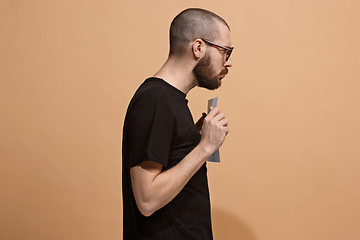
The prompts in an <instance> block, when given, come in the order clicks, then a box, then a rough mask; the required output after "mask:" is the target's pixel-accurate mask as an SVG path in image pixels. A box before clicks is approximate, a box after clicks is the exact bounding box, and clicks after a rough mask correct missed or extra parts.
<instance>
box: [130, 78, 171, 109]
mask: <svg viewBox="0 0 360 240" xmlns="http://www.w3.org/2000/svg"><path fill="white" fill-rule="evenodd" d="M133 98H134V100H138V101H139V102H140V103H144V102H147V103H149V102H150V103H155V102H158V101H160V102H164V103H166V102H168V101H170V100H171V95H170V94H169V89H168V88H167V87H166V85H164V83H162V82H161V81H156V80H154V79H147V80H145V82H143V83H142V84H141V86H140V87H139V88H138V90H137V91H136V93H135V95H134V97H133Z"/></svg>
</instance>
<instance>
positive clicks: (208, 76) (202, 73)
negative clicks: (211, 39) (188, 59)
mask: <svg viewBox="0 0 360 240" xmlns="http://www.w3.org/2000/svg"><path fill="white" fill-rule="evenodd" d="M219 32H220V34H221V35H220V36H221V37H219V38H218V40H217V42H216V44H218V45H224V46H230V45H231V44H230V31H229V29H228V28H227V27H226V26H225V25H223V24H219ZM231 66H232V62H231V60H230V59H227V60H226V52H224V51H223V50H222V49H219V48H216V47H212V46H207V50H206V53H205V56H204V57H203V58H202V59H200V60H199V62H198V63H197V64H196V66H195V68H194V69H193V73H194V75H195V77H196V79H197V81H198V86H199V87H204V88H207V89H209V90H214V89H217V88H219V87H220V86H221V80H222V79H223V78H224V77H225V76H226V74H227V73H228V67H231Z"/></svg>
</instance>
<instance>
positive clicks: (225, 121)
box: [219, 118, 229, 127]
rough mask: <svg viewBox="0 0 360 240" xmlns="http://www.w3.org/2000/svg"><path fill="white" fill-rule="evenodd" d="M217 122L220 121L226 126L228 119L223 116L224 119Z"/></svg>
mask: <svg viewBox="0 0 360 240" xmlns="http://www.w3.org/2000/svg"><path fill="white" fill-rule="evenodd" d="M219 123H220V124H221V125H222V126H226V127H227V125H228V123H229V121H228V120H227V119H226V118H224V119H222V120H221V121H220V122H219Z"/></svg>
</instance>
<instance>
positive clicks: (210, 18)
mask: <svg viewBox="0 0 360 240" xmlns="http://www.w3.org/2000/svg"><path fill="white" fill-rule="evenodd" d="M219 23H222V24H224V25H226V26H227V27H228V28H229V26H228V24H227V23H226V22H225V20H224V19H222V18H221V17H220V16H218V15H216V14H215V13H213V12H210V11H207V10H204V9H200V8H189V9H186V10H184V11H182V12H181V13H179V15H177V16H176V17H175V18H174V20H173V21H172V23H171V26H170V54H169V55H170V56H182V55H184V54H185V53H186V50H187V47H188V46H189V43H191V42H192V41H194V40H195V39H198V38H204V39H207V40H210V41H215V40H216V39H217V38H218V37H219V29H218V28H219V27H218V24H219ZM229 29H230V28H229Z"/></svg>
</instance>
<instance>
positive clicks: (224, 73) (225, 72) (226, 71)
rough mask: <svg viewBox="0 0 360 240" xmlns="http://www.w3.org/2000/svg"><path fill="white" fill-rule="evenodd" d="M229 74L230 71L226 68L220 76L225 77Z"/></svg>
mask: <svg viewBox="0 0 360 240" xmlns="http://www.w3.org/2000/svg"><path fill="white" fill-rule="evenodd" d="M228 72H229V70H228V69H227V68H225V69H224V70H222V71H221V72H220V74H221V75H224V76H225V75H226V74H228Z"/></svg>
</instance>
